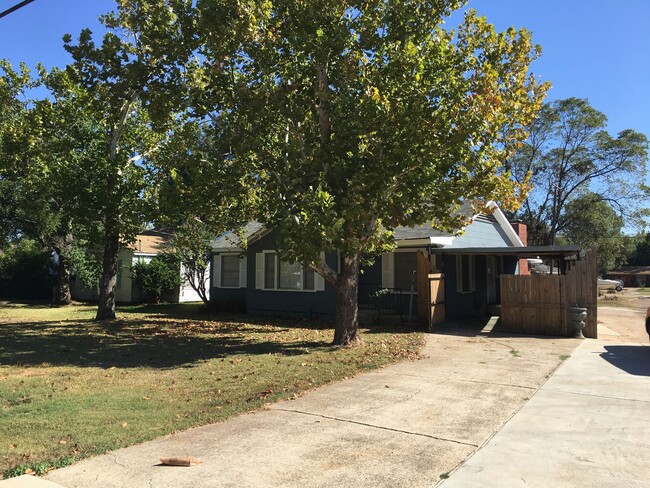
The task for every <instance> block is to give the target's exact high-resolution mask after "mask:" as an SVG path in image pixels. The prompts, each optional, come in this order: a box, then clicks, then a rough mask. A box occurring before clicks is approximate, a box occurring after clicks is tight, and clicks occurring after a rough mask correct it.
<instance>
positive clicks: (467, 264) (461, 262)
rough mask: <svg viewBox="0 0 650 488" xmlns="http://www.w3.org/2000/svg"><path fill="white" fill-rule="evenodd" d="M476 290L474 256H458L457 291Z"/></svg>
mask: <svg viewBox="0 0 650 488" xmlns="http://www.w3.org/2000/svg"><path fill="white" fill-rule="evenodd" d="M475 290H476V280H475V273H474V256H467V255H457V256H456V291H457V292H458V293H471V292H473V291H475Z"/></svg>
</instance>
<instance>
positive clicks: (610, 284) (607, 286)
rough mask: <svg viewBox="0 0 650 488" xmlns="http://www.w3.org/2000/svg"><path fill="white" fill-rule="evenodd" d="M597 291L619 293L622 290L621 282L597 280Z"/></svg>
mask: <svg viewBox="0 0 650 488" xmlns="http://www.w3.org/2000/svg"><path fill="white" fill-rule="evenodd" d="M598 289H599V290H616V291H621V290H622V289H623V282H622V281H618V280H603V279H602V278H599V279H598Z"/></svg>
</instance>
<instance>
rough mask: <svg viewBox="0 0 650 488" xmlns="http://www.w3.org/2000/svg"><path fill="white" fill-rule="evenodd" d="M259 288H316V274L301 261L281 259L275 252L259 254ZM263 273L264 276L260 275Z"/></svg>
mask: <svg viewBox="0 0 650 488" xmlns="http://www.w3.org/2000/svg"><path fill="white" fill-rule="evenodd" d="M257 259H258V288H259V283H260V282H262V283H263V284H264V286H263V289H265V290H295V291H304V290H308V291H312V290H316V279H317V277H316V275H315V272H314V270H313V269H311V268H307V267H305V266H303V265H301V264H300V263H298V262H296V263H288V262H286V261H281V260H280V259H279V258H278V256H277V254H275V253H274V252H265V253H260V254H258V258H257ZM260 273H262V274H263V276H259V274H260Z"/></svg>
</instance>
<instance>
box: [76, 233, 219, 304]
mask: <svg viewBox="0 0 650 488" xmlns="http://www.w3.org/2000/svg"><path fill="white" fill-rule="evenodd" d="M167 240H168V233H166V232H161V231H157V230H147V231H144V232H141V233H140V234H138V235H137V236H136V240H135V242H134V243H133V244H130V245H128V246H126V247H125V248H123V249H122V250H120V252H119V254H118V257H117V269H118V271H117V284H116V285H115V300H116V301H117V302H120V303H138V302H141V301H143V300H144V298H145V297H144V295H143V292H142V289H141V288H140V286H138V284H137V283H135V282H134V281H133V279H132V276H131V270H130V267H131V266H133V265H134V264H136V263H148V262H150V261H151V260H152V259H153V258H154V257H156V256H157V255H158V254H160V253H162V252H163V251H164V250H165V244H166V242H167ZM182 272H183V268H182V265H181V269H179V273H181V276H183V274H182ZM206 281H207V280H206ZM206 289H207V290H208V296H209V287H206ZM72 296H73V298H74V299H75V300H96V299H97V298H98V290H97V289H92V288H89V287H87V286H84V285H83V283H81V282H80V281H79V280H75V281H74V284H73V286H72ZM165 299H167V300H169V301H172V302H200V301H201V298H200V297H199V295H198V293H197V292H196V291H195V290H194V288H192V286H191V285H190V284H189V283H188V282H187V281H186V280H183V283H182V284H181V286H180V287H179V289H178V290H175V291H174V293H172V294H170V295H169V296H166V297H165Z"/></svg>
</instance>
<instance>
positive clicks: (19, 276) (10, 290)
mask: <svg viewBox="0 0 650 488" xmlns="http://www.w3.org/2000/svg"><path fill="white" fill-rule="evenodd" d="M53 267H54V262H53V261H52V253H51V252H48V251H44V250H43V248H42V247H41V246H40V245H39V244H38V243H37V242H36V241H33V240H30V239H20V240H18V241H14V242H12V243H11V244H10V245H9V246H7V247H5V248H4V249H3V252H2V253H0V296H1V297H3V298H11V299H36V298H40V299H42V298H51V296H52V287H53V286H54V283H55V280H54V277H53V276H52V274H51V273H50V270H51V269H53Z"/></svg>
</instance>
